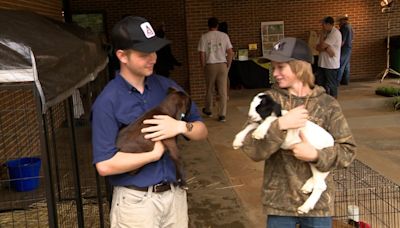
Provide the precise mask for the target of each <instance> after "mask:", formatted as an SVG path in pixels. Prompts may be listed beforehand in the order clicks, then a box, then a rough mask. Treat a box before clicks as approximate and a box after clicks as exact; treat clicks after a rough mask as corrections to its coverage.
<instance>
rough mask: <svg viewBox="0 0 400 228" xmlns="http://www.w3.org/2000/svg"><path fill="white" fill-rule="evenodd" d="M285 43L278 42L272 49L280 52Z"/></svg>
mask: <svg viewBox="0 0 400 228" xmlns="http://www.w3.org/2000/svg"><path fill="white" fill-rule="evenodd" d="M285 44H286V43H285V42H278V43H276V44H275V45H274V49H275V50H276V51H282V50H283V48H284V46H285Z"/></svg>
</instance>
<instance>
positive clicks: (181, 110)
mask: <svg viewBox="0 0 400 228" xmlns="http://www.w3.org/2000/svg"><path fill="white" fill-rule="evenodd" d="M162 106H163V108H164V109H165V110H168V113H169V114H170V116H172V117H174V118H175V119H178V120H180V119H182V118H184V117H186V116H188V115H189V113H190V108H191V106H192V100H191V99H190V96H189V95H188V94H187V93H185V92H183V91H179V90H177V89H175V88H169V89H168V94H167V97H166V98H165V99H164V101H163V102H162Z"/></svg>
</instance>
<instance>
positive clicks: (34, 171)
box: [6, 157, 42, 192]
mask: <svg viewBox="0 0 400 228" xmlns="http://www.w3.org/2000/svg"><path fill="white" fill-rule="evenodd" d="M41 163H42V161H41V160H40V158H36V157H24V158H19V159H15V160H10V161H7V162H6V166H7V168H8V175H9V176H10V181H11V188H12V189H14V190H15V191H17V192H26V191H31V190H34V189H36V188H37V187H38V186H39V172H40V165H41Z"/></svg>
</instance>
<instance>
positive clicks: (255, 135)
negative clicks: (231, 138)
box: [251, 130, 265, 139]
mask: <svg viewBox="0 0 400 228" xmlns="http://www.w3.org/2000/svg"><path fill="white" fill-rule="evenodd" d="M251 136H252V137H253V139H263V138H264V136H265V135H264V134H263V133H262V132H260V131H257V130H255V131H253V134H252V135H251Z"/></svg>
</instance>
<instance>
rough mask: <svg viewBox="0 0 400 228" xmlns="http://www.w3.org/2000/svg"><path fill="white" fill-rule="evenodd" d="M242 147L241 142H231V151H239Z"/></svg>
mask: <svg viewBox="0 0 400 228" xmlns="http://www.w3.org/2000/svg"><path fill="white" fill-rule="evenodd" d="M242 146H243V143H242V142H240V141H236V140H235V141H233V144H232V147H233V149H235V150H237V149H239V148H240V147H242Z"/></svg>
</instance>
